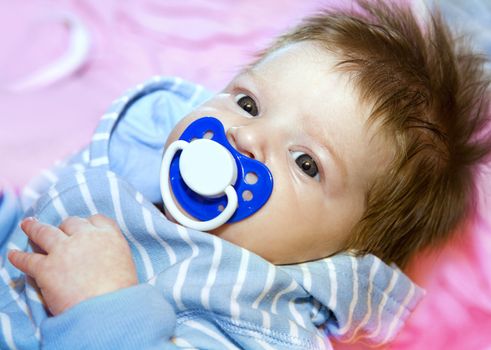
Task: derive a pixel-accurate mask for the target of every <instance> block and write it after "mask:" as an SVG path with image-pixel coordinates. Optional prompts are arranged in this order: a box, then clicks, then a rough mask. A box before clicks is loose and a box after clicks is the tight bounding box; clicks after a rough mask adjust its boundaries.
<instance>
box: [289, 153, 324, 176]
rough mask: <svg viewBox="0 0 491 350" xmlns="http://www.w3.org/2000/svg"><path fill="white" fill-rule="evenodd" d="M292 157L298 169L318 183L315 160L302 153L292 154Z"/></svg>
mask: <svg viewBox="0 0 491 350" xmlns="http://www.w3.org/2000/svg"><path fill="white" fill-rule="evenodd" d="M292 156H293V159H295V163H297V165H298V167H299V168H300V169H302V171H303V172H304V173H305V174H307V175H308V176H310V177H313V178H315V179H316V180H317V181H319V179H320V177H319V169H318V168H317V164H316V163H315V160H314V159H313V158H312V157H311V156H310V155H308V154H307V153H303V152H292Z"/></svg>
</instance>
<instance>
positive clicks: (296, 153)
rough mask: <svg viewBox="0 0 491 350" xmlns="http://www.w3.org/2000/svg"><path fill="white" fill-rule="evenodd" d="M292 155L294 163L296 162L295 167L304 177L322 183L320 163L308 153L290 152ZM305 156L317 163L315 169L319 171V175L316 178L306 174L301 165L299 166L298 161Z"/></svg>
mask: <svg viewBox="0 0 491 350" xmlns="http://www.w3.org/2000/svg"><path fill="white" fill-rule="evenodd" d="M290 154H291V156H292V158H293V161H294V162H295V166H296V167H297V168H298V169H300V171H301V172H302V175H304V176H307V177H308V178H311V179H314V180H315V181H317V182H320V181H321V168H320V166H319V164H320V163H319V162H318V161H317V160H316V158H315V157H313V156H311V155H310V154H309V153H306V152H303V151H290ZM303 154H305V155H308V156H309V157H310V158H312V160H313V162H314V163H315V167H316V169H317V174H315V176H310V175H309V174H307V173H306V172H304V171H302V169H301V167H300V165H298V163H297V162H296V161H297V159H298V158H300V157H301V155H303Z"/></svg>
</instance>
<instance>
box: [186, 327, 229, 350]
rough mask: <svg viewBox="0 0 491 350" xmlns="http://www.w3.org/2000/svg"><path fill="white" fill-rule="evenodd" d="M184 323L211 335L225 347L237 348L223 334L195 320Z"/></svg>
mask: <svg viewBox="0 0 491 350" xmlns="http://www.w3.org/2000/svg"><path fill="white" fill-rule="evenodd" d="M184 324H186V325H187V326H189V327H191V328H194V329H196V330H198V331H201V332H203V333H204V334H206V335H208V336H209V337H211V338H213V339H215V340H216V341H218V342H220V343H221V344H223V345H224V346H225V347H226V348H227V349H231V350H236V349H238V348H237V347H235V346H234V345H233V344H232V343H230V342H229V341H228V340H227V339H226V338H225V337H224V336H222V335H221V334H220V333H217V332H215V331H213V330H211V329H209V328H208V327H206V326H204V325H202V324H200V323H198V322H196V321H187V322H185V323H184Z"/></svg>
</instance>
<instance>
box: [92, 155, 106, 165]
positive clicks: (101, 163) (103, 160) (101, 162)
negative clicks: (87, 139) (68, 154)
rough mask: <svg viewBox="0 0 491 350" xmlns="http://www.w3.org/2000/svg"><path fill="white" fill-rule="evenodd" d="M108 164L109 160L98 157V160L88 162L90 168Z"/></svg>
mask: <svg viewBox="0 0 491 350" xmlns="http://www.w3.org/2000/svg"><path fill="white" fill-rule="evenodd" d="M107 164H109V158H108V157H99V158H94V159H92V160H91V161H90V165H91V166H94V167H96V166H99V165H107Z"/></svg>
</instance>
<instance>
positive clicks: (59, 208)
mask: <svg viewBox="0 0 491 350" xmlns="http://www.w3.org/2000/svg"><path fill="white" fill-rule="evenodd" d="M48 195H49V197H50V198H51V201H52V203H53V207H54V208H55V210H56V212H57V213H58V215H59V216H60V218H61V220H62V221H63V220H64V219H66V218H67V217H68V213H67V211H66V209H65V206H64V205H63V202H62V201H61V199H60V196H59V193H58V191H57V190H56V189H55V188H54V187H52V188H51V189H50V190H49V191H48Z"/></svg>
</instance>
